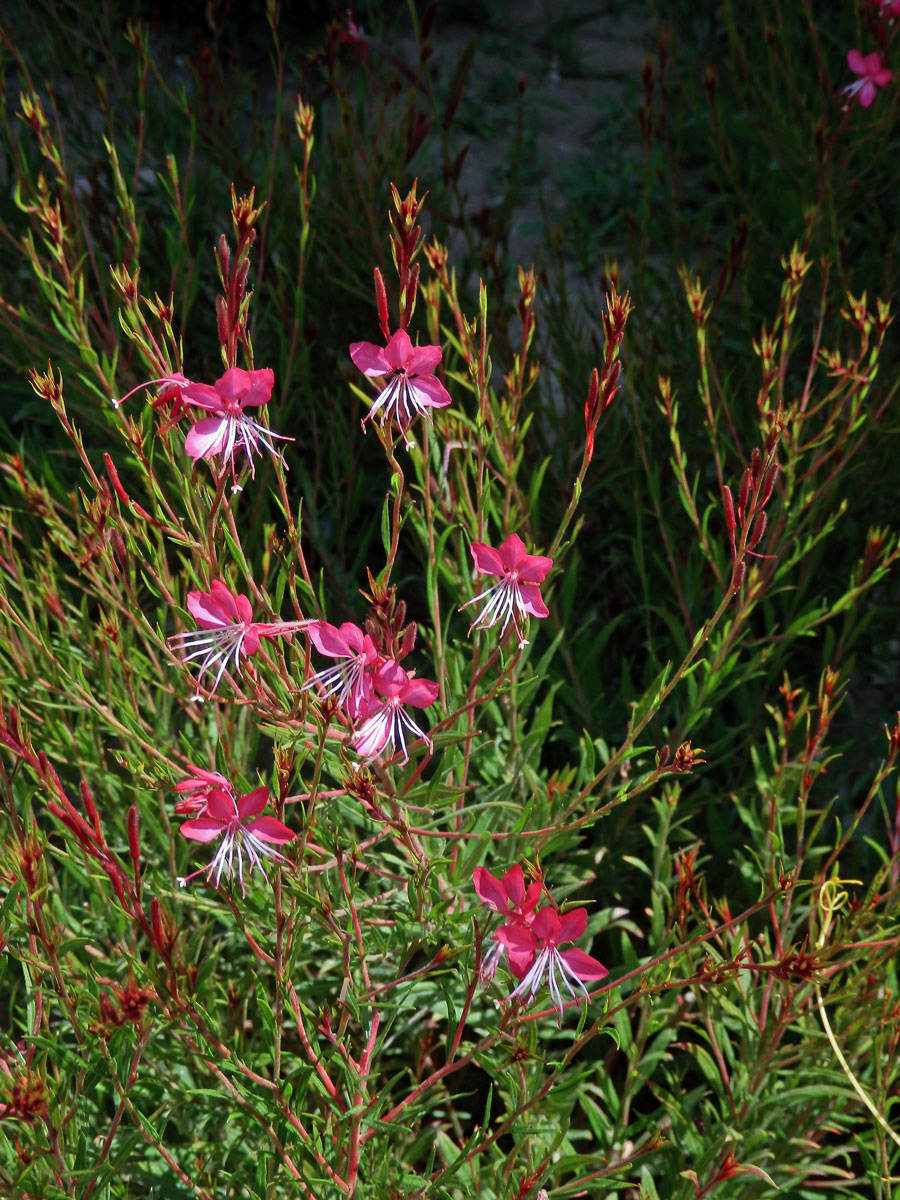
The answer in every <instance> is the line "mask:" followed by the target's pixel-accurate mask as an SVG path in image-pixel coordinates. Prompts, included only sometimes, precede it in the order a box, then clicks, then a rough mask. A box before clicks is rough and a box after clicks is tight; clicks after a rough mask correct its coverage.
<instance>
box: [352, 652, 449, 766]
mask: <svg viewBox="0 0 900 1200" xmlns="http://www.w3.org/2000/svg"><path fill="white" fill-rule="evenodd" d="M373 682H374V686H375V691H376V692H377V693H378V695H377V696H373V697H372V699H371V700H370V701H369V705H368V708H367V709H366V711H365V713H364V714H362V715H363V723H362V725H360V727H359V729H358V730H357V731H356V736H355V737H354V738H353V741H352V743H351V745H352V746H353V748H354V750H356V752H357V753H358V754H360V755H361V756H362V757H363V758H374V757H375V756H376V755H377V754H378V753H379V752H380V751H381V750H383V749H384V747H385V746H386V745H387V744H388V742H390V744H391V749H392V750H393V751H395V752H396V750H397V749H398V748H399V749H400V751H401V752H402V754H403V761H404V762H407V761H408V759H409V754H408V753H407V750H406V734H405V731H409V732H410V733H412V734H414V735H415V737H417V738H422V740H423V741H424V742H425V744H426V745H427V746H428V749H429V750H432V751H433V750H434V746H433V744H432V741H431V738H430V737H429V736H428V734H427V733H425V732H424V730H422V729H420V728H419V726H418V725H417V724H416V723H415V721H414V720H413V719H412V717H411V716H410V715H409V713H408V712H407V711H406V709H405V708H404V705H407V704H410V705H412V706H413V707H414V708H428V707H429V706H430V705H432V704H434V702H435V700H436V699H437V696H438V691H439V688H438V685H437V684H436V683H433V682H432V681H431V680H430V679H416V678H415V676H413V675H408V674H407V673H406V671H404V669H403V668H402V667H401V666H400V664H399V663H396V662H394V661H393V660H390V661H388V662H386V663H383V664H382V665H381V666H380V667H379V668H378V670H377V671H376V672H375V678H374V680H373ZM379 697H381V699H379Z"/></svg>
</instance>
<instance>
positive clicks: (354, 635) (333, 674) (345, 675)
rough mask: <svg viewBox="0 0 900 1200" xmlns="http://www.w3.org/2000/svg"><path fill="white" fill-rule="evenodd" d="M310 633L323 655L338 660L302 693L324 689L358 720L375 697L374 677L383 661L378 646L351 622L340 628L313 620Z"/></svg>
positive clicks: (310, 679)
mask: <svg viewBox="0 0 900 1200" xmlns="http://www.w3.org/2000/svg"><path fill="white" fill-rule="evenodd" d="M306 632H307V633H308V634H309V640H310V641H311V642H312V644H313V645H314V646H315V648H316V649H317V650H318V651H319V653H320V654H324V655H326V657H328V658H336V659H337V660H338V661H337V662H336V663H335V665H334V666H333V667H325V668H324V670H322V671H317V672H316V674H315V675H312V676H311V677H310V678H309V679H308V680H307V681H306V683H305V684H304V685H303V687H302V688H301V689H300V690H301V691H304V692H305V691H306V690H307V688H311V687H320V688H321V689H322V691H323V694H324V695H325V696H334V695H337V698H338V704H340V706H341V708H342V709H343V710H344V712H345V713H346V714H347V716H348V717H349V718H350V720H351V721H356V720H358V719H359V717H360V716H361V715H362V714H363V713H364V712H365V711H366V709H367V708H368V707H369V703H370V701H371V700H372V697H373V696H374V681H373V675H374V671H375V668H376V667H377V666H378V661H379V656H378V651H377V650H376V649H375V643H374V642H373V641H372V639H371V637H369V635H368V634H367V633H364V632H363V631H362V630H361V629H360V628H359V626H358V625H354V624H353V623H352V622H351V621H345V622H344V623H343V625H341V626H340V628H337V627H335V626H334V625H329V624H328V622H327V621H313V622H312V623H311V624H310V625H309V627H308V628H307V631H306Z"/></svg>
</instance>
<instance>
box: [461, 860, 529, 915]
mask: <svg viewBox="0 0 900 1200" xmlns="http://www.w3.org/2000/svg"><path fill="white" fill-rule="evenodd" d="M521 869H522V868H521V867H520V868H519V870H520V871H521ZM507 874H509V872H507ZM503 878H504V880H505V879H506V876H505V875H504V877H503ZM472 884H473V885H474V887H475V892H476V894H477V896H478V898H479V900H481V901H483V902H484V903H485V904H486V905H487V906H488V908H492V909H493V910H494V912H496V913H500V914H501V915H502V916H504V917H505V916H507V915H508V913H509V904H508V903H507V899H506V889H505V888H504V886H503V884H502V883H501V882H500V880H499V879H498V878H497V877H496V875H492V874H491V873H490V871H489V870H487V868H486V867H476V868H475V870H474V871H473V872H472Z"/></svg>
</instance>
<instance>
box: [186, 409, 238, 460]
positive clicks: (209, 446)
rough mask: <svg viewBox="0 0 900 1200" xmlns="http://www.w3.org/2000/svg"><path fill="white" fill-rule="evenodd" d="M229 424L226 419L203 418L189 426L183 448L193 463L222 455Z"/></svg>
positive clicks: (226, 440)
mask: <svg viewBox="0 0 900 1200" xmlns="http://www.w3.org/2000/svg"><path fill="white" fill-rule="evenodd" d="M229 424H230V422H229V420H228V418H227V417H203V418H201V420H199V421H197V422H196V424H194V425H192V426H191V428H190V429H189V430H188V434H187V437H186V438H185V439H184V448H185V450H186V451H187V453H188V454H189V455H190V457H191V458H192V459H193V460H194V462H196V461H197V459H199V458H209V456H210V455H211V454H221V453H222V451H223V450H224V449H225V447H226V446H227V445H228V426H229Z"/></svg>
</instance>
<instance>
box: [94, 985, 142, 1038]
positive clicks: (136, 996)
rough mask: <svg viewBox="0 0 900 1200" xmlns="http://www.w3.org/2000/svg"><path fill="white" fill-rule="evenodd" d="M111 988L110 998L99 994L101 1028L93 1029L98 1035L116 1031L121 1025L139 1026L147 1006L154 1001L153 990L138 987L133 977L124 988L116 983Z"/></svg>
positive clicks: (103, 993) (104, 994) (105, 994)
mask: <svg viewBox="0 0 900 1200" xmlns="http://www.w3.org/2000/svg"><path fill="white" fill-rule="evenodd" d="M111 987H112V993H113V996H112V998H110V996H109V995H108V994H107V993H106V992H101V993H100V1000H99V1004H100V1020H101V1027H100V1028H96V1027H95V1028H96V1031H97V1032H98V1033H100V1032H108V1031H109V1030H110V1029H112V1028H115V1029H118V1028H120V1027H121V1026H122V1025H140V1023H141V1022H142V1021H143V1019H144V1010H145V1009H146V1007H147V1005H148V1004H149V1003H150V1001H151V1000H155V999H156V992H155V991H154V989H153V988H152V987H149V986H144V987H139V986H138V983H137V980H136V979H135V978H134V976H133V975H130V976H129V979H128V982H127V983H126V985H125V986H124V987H120V986H119V985H118V984H116V983H114V984H112V985H111Z"/></svg>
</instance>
